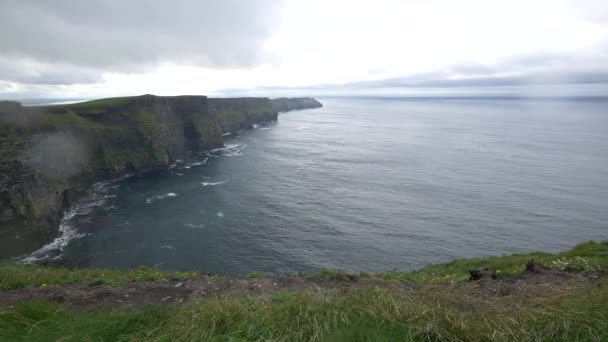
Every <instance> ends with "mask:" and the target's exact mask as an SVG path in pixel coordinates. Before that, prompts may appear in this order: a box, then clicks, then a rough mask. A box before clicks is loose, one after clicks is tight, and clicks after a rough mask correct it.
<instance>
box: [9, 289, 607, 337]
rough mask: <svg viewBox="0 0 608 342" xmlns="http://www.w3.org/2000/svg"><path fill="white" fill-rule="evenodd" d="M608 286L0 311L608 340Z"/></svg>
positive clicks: (191, 327) (49, 332) (172, 327)
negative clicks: (511, 293)
mask: <svg viewBox="0 0 608 342" xmlns="http://www.w3.org/2000/svg"><path fill="white" fill-rule="evenodd" d="M606 285H608V284H605V283H604V284H603V285H602V286H601V287H597V288H595V289H594V290H592V291H584V292H581V291H577V290H565V291H558V292H556V293H551V294H547V293H531V294H530V293H529V294H528V295H531V296H533V298H534V300H533V301H532V302H529V303H526V302H523V301H522V300H521V299H520V298H517V299H515V300H514V299H513V298H500V297H497V298H493V299H490V300H488V299H486V300H481V299H475V298H470V297H466V296H460V295H459V293H458V292H457V291H456V290H455V289H453V288H450V287H446V288H442V289H441V290H440V291H437V290H438V289H437V288H432V289H424V290H420V291H416V292H415V293H410V294H408V293H404V292H403V291H397V290H395V289H390V288H352V289H348V290H341V291H335V290H323V289H317V290H307V291H301V292H279V293H276V294H275V295H273V296H272V297H271V298H264V297H248V296H246V295H239V296H230V297H219V298H210V299H206V300H203V301H201V302H199V303H197V304H195V305H193V306H191V307H189V308H182V309H178V308H171V307H153V308H145V309H132V310H123V311H109V312H108V311H105V312H85V313H75V312H71V311H68V310H65V309H63V308H61V307H59V306H55V305H50V304H43V303H30V304H23V305H21V306H19V307H17V308H14V309H10V310H8V311H5V312H0V339H4V340H11V341H12V340H31V341H57V340H61V341H93V340H95V341H121V340H123V341H126V340H129V341H201V340H202V341H205V340H218V341H231V340H241V341H242V340H252V341H263V340H303V341H308V340H313V341H416V340H445V341H449V340H453V341H457V340H466V341H484V340H485V341H487V340H513V341H532V340H559V341H575V340H585V341H587V340H598V341H601V340H604V341H605V340H606V339H608V320H607V319H606V318H607V317H608V288H607V287H606Z"/></svg>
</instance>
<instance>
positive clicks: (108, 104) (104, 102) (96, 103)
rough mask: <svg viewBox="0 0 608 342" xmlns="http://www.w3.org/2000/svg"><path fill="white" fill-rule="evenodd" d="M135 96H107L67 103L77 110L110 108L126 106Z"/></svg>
mask: <svg viewBox="0 0 608 342" xmlns="http://www.w3.org/2000/svg"><path fill="white" fill-rule="evenodd" d="M133 98H135V96H125V97H110V98H105V99H99V100H92V101H86V102H79V103H74V104H70V105H67V107H69V108H72V109H76V110H98V109H108V108H115V107H122V106H125V105H127V104H128V103H129V102H130V101H131V100H132V99H133Z"/></svg>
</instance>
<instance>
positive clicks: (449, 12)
mask: <svg viewBox="0 0 608 342" xmlns="http://www.w3.org/2000/svg"><path fill="white" fill-rule="evenodd" d="M607 84H608V1H606V0H578V1H569V0H534V1H531V0H526V1H523V0H521V1H520V0H510V1H498V0H497V1H491V0H460V1H451V0H445V1H441V0H426V1H413V0H412V1H408V0H373V1H357V0H249V1H239V0H221V1H220V0H217V1H206V0H172V1H166V0H148V1H129V0H99V1H82V0H53V1H48V0H0V98H36V97H61V98H66V97H77V98H92V97H104V96H118V95H135V94H144V93H153V94H158V95H177V94H210V95H267V96H278V95H285V94H287V95H322V94H398V95H408V94H416V95H420V94H423V95H424V94H449V93H470V92H479V93H490V94H494V93H496V94H501V93H518V92H522V91H523V92H533V93H534V94H537V93H540V94H544V93H555V94H565V95H568V94H572V95H581V94H591V95H608V91H607V88H608V87H607Z"/></svg>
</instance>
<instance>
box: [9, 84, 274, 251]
mask: <svg viewBox="0 0 608 342" xmlns="http://www.w3.org/2000/svg"><path fill="white" fill-rule="evenodd" d="M274 120H277V110H276V109H275V107H274V106H273V103H272V102H271V101H270V100H269V99H267V98H237V99H208V98H207V97H205V96H175V97H160V96H153V95H143V96H137V97H124V98H110V99H101V100H95V101H89V102H84V103H78V104H71V105H61V106H47V107H23V106H21V104H19V103H17V102H0V238H5V237H8V236H10V235H13V236H14V235H15V234H19V235H27V236H28V237H27V239H21V240H27V241H28V245H27V246H15V250H11V251H0V259H1V258H4V257H8V256H11V255H16V254H20V253H25V252H28V251H30V250H32V249H35V248H38V247H40V246H42V245H43V244H44V243H46V242H48V241H49V240H51V239H52V238H53V237H54V236H56V235H57V231H58V228H59V222H60V220H61V218H62V215H63V212H64V210H65V209H66V208H67V207H68V206H70V204H71V203H73V202H74V201H75V200H76V199H77V198H78V197H79V196H80V195H81V194H82V192H83V191H84V190H86V188H87V187H88V186H90V185H91V184H92V183H93V182H95V181H97V180H101V179H106V178H111V177H116V176H119V175H121V174H124V173H128V172H140V171H145V170H149V169H153V168H163V167H167V166H168V165H169V164H171V163H172V162H173V161H174V160H176V159H179V158H180V157H182V156H184V154H186V153H187V152H188V151H193V150H194V151H196V150H206V149H212V148H216V147H221V146H223V138H222V134H223V133H229V132H235V131H238V130H244V129H249V128H251V127H252V126H253V125H255V124H257V123H264V122H270V121H274Z"/></svg>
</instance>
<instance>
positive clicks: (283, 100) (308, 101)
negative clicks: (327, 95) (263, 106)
mask: <svg viewBox="0 0 608 342" xmlns="http://www.w3.org/2000/svg"><path fill="white" fill-rule="evenodd" d="M270 101H271V102H272V106H273V107H274V109H275V110H276V111H277V112H279V113H282V112H288V111H290V110H300V109H308V108H320V107H323V105H322V104H321V102H319V101H317V100H316V99H314V98H312V97H290V98H287V97H280V98H278V99H272V100H270Z"/></svg>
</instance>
